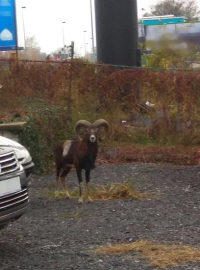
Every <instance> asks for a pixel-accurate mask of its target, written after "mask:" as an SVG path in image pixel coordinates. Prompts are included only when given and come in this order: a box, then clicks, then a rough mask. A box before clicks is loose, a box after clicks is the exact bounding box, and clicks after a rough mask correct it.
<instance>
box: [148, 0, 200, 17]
mask: <svg viewBox="0 0 200 270" xmlns="http://www.w3.org/2000/svg"><path fill="white" fill-rule="evenodd" d="M161 15H174V16H175V17H179V16H184V17H185V19H186V20H187V21H193V20H198V19H199V18H200V10H199V8H198V4H197V0H162V1H159V2H158V3H157V4H155V5H152V6H151V12H150V13H145V14H144V15H143V16H161Z"/></svg>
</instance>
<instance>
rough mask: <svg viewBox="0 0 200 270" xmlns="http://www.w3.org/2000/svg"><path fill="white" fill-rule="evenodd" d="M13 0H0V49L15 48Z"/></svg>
mask: <svg viewBox="0 0 200 270" xmlns="http://www.w3.org/2000/svg"><path fill="white" fill-rule="evenodd" d="M15 16H16V12H15V0H0V51H7V50H16V47H17V40H16V37H17V35H16V17H15Z"/></svg>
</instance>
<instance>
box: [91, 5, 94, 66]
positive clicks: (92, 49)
mask: <svg viewBox="0 0 200 270" xmlns="http://www.w3.org/2000/svg"><path fill="white" fill-rule="evenodd" d="M90 15H91V32H92V62H94V32H93V16H92V0H90Z"/></svg>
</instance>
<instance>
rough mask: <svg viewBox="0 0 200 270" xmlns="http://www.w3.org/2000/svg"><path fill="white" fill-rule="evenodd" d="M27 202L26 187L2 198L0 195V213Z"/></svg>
mask: <svg viewBox="0 0 200 270" xmlns="http://www.w3.org/2000/svg"><path fill="white" fill-rule="evenodd" d="M28 202H29V198H28V190H27V188H24V189H22V190H21V191H19V192H15V193H12V194H10V195H7V196H4V197H2V198H1V197H0V213H2V212H4V211H7V210H9V209H12V208H13V207H18V206H20V205H22V204H24V203H28Z"/></svg>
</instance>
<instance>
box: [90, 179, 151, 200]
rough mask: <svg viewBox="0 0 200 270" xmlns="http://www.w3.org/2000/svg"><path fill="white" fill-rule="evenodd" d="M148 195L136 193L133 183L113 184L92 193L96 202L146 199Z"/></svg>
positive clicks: (100, 187)
mask: <svg viewBox="0 0 200 270" xmlns="http://www.w3.org/2000/svg"><path fill="white" fill-rule="evenodd" d="M147 197H148V196H147V194H146V193H139V192H136V191H135V189H134V187H133V185H132V184H131V183H125V184H123V183H122V184H111V185H110V186H99V187H98V188H96V189H94V190H93V191H92V198H93V199H94V200H104V201H105V200H113V199H131V198H134V199H144V198H147Z"/></svg>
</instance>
